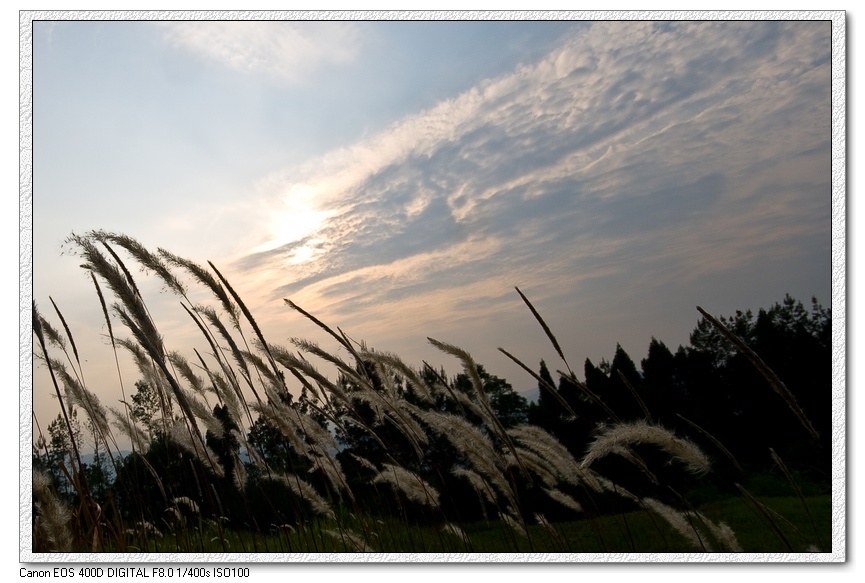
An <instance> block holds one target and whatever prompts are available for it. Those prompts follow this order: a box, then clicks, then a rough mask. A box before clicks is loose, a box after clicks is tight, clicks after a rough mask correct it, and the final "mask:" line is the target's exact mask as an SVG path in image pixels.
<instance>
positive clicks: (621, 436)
mask: <svg viewBox="0 0 865 583" xmlns="http://www.w3.org/2000/svg"><path fill="white" fill-rule="evenodd" d="M640 444H651V445H655V446H657V447H660V448H661V449H663V450H664V451H666V452H667V453H668V454H670V455H671V456H672V457H673V458H674V459H677V460H679V461H680V462H681V463H682V464H684V465H685V467H686V468H687V469H688V470H689V471H690V472H692V473H694V474H704V473H706V472H708V471H709V467H710V466H709V459H708V458H707V457H706V454H704V453H703V452H702V451H701V450H700V448H698V447H697V446H696V445H695V444H694V443H692V442H690V441H688V440H687V439H683V438H680V437H676V436H675V435H674V434H673V432H672V431H670V430H668V429H664V428H663V427H658V426H656V425H649V424H648V423H645V422H643V421H636V422H633V423H620V424H618V425H614V426H612V427H609V428H607V429H605V430H604V431H603V432H602V433H601V435H599V436H598V437H597V438H596V439H595V441H593V442H592V443H591V444H590V445H589V448H588V452H587V453H586V456H585V457H584V458H583V460H582V463H581V466H582V467H583V468H588V467H589V466H591V465H592V463H594V462H595V461H596V460H598V459H600V458H602V457H604V456H606V455H609V454H615V453H617V451H618V450H617V447H618V446H632V445H640Z"/></svg>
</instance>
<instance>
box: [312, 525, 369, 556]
mask: <svg viewBox="0 0 865 583" xmlns="http://www.w3.org/2000/svg"><path fill="white" fill-rule="evenodd" d="M324 532H325V534H328V535H330V536H332V537H333V538H335V539H338V540H340V541H342V542H343V544H346V545H348V546H350V547H352V548H354V550H356V551H357V552H359V553H374V552H375V549H373V548H372V547H371V546H369V545H368V544H367V542H366V541H365V540H363V537H361V536H360V535H359V534H357V533H355V532H352V531H351V530H349V529H347V528H342V529H340V530H333V529H325V530H324Z"/></svg>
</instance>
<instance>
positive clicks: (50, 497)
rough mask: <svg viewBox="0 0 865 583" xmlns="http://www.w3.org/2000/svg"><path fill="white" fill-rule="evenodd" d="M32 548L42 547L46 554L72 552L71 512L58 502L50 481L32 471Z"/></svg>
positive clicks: (41, 474)
mask: <svg viewBox="0 0 865 583" xmlns="http://www.w3.org/2000/svg"><path fill="white" fill-rule="evenodd" d="M33 505H34V507H35V508H34V510H35V512H34V515H35V516H34V525H33V530H34V532H33V539H34V541H33V546H34V549H33V550H34V551H39V550H43V549H37V548H36V547H37V546H40V547H42V546H44V550H46V551H48V552H61V553H62V552H69V551H71V550H72V532H71V531H70V530H69V523H70V522H71V521H72V511H71V510H70V509H69V507H68V506H66V504H64V503H63V502H62V501H60V499H59V498H57V496H55V495H54V492H53V491H52V489H51V479H50V478H49V477H48V476H47V475H46V474H43V473H42V472H40V471H39V470H34V471H33Z"/></svg>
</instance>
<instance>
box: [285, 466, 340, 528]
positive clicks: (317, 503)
mask: <svg viewBox="0 0 865 583" xmlns="http://www.w3.org/2000/svg"><path fill="white" fill-rule="evenodd" d="M272 479H274V480H276V481H278V482H282V483H284V484H285V485H286V486H288V487H289V489H290V490H291V491H292V492H294V494H295V496H298V497H299V498H302V499H303V500H306V502H307V503H308V504H309V506H310V508H311V509H312V511H313V512H315V513H316V514H318V515H320V516H324V517H325V518H330V519H332V520H336V515H335V514H334V513H333V510H331V509H330V506H329V505H328V503H327V502H326V501H325V499H324V498H322V497H321V496H320V495H319V493H318V492H316V491H315V488H313V487H312V486H311V485H310V484H309V482H306V481H304V480H302V479H300V477H298V476H296V475H294V474H285V475H280V476H273V477H272Z"/></svg>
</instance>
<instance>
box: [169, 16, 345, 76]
mask: <svg viewBox="0 0 865 583" xmlns="http://www.w3.org/2000/svg"><path fill="white" fill-rule="evenodd" d="M162 25H163V27H164V29H165V39H166V41H167V42H169V43H170V44H172V45H173V46H175V47H178V48H183V49H186V50H188V51H190V52H192V53H193V54H196V55H199V56H201V57H203V58H205V59H208V60H210V61H213V62H215V63H218V64H219V65H222V66H224V67H228V68H231V69H234V70H237V71H241V72H244V73H251V74H258V75H264V76H267V77H270V78H272V79H275V80H279V81H285V82H289V83H303V82H305V81H308V79H309V77H310V76H311V75H312V74H313V73H315V72H316V71H318V70H319V69H321V68H323V67H328V66H334V65H347V64H350V63H351V62H352V61H353V60H354V59H355V58H356V56H357V53H358V51H359V49H360V47H361V36H360V34H359V32H358V29H357V26H356V25H354V24H352V23H346V22H305V23H296V22H270V21H212V22H211V21H205V22H201V21H182V22H165V23H162Z"/></svg>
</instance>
